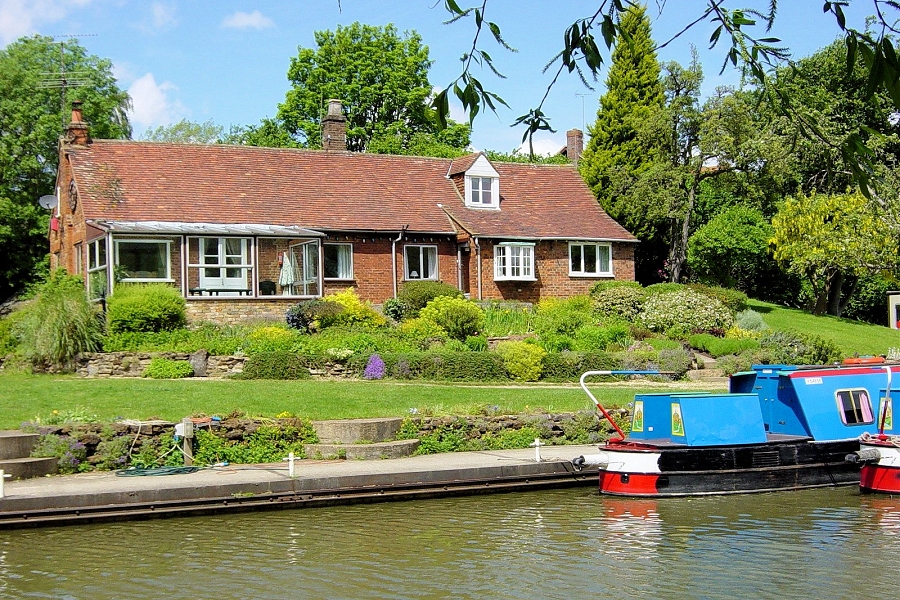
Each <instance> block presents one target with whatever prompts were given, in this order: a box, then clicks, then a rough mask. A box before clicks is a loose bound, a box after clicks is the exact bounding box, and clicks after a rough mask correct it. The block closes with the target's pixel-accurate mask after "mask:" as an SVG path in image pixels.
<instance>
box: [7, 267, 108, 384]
mask: <svg viewBox="0 0 900 600" xmlns="http://www.w3.org/2000/svg"><path fill="white" fill-rule="evenodd" d="M12 334H13V335H14V336H15V338H16V339H17V340H18V351H19V353H20V354H21V356H22V357H23V358H24V359H25V360H27V361H28V362H30V363H31V364H32V366H35V367H44V366H48V365H52V366H57V367H60V368H65V369H68V368H70V367H71V362H72V359H74V358H75V356H76V355H77V354H78V353H80V352H94V351H96V350H98V349H99V348H100V347H101V341H102V335H103V326H102V322H101V318H100V316H99V314H98V313H97V311H96V309H95V307H94V306H93V305H91V304H90V303H89V302H88V301H87V297H86V296H85V292H84V284H83V282H82V280H81V277H76V276H72V275H67V274H66V273H65V271H56V272H55V273H53V274H52V275H51V276H50V278H49V279H48V280H47V281H46V283H44V284H43V285H41V286H39V288H38V291H37V295H36V297H35V298H34V299H33V300H32V301H31V302H30V303H29V304H28V305H26V306H25V308H23V309H21V310H20V311H18V313H17V315H16V317H15V319H14V320H13V322H12Z"/></svg>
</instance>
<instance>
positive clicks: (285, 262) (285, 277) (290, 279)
mask: <svg viewBox="0 0 900 600" xmlns="http://www.w3.org/2000/svg"><path fill="white" fill-rule="evenodd" d="M294 281H296V279H295V278H294V261H292V260H291V255H290V254H289V253H287V252H285V253H284V256H282V257H281V274H280V275H279V276H278V285H280V286H281V293H282V294H283V295H285V296H288V295H290V293H291V286H292V285H294Z"/></svg>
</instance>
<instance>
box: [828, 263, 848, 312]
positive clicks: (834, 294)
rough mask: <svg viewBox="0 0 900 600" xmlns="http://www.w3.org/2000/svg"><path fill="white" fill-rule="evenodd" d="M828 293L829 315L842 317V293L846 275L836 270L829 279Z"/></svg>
mask: <svg viewBox="0 0 900 600" xmlns="http://www.w3.org/2000/svg"><path fill="white" fill-rule="evenodd" d="M826 287H827V290H828V293H827V296H828V314H829V315H834V316H836V317H839V316H841V291H842V289H843V287H844V274H843V273H842V272H841V271H838V270H834V271H833V272H832V273H831V274H830V275H829V277H828V283H827V284H826Z"/></svg>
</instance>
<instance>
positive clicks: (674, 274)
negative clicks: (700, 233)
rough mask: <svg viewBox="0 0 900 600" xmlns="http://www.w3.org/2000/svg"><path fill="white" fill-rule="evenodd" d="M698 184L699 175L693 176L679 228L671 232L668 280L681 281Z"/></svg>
mask: <svg viewBox="0 0 900 600" xmlns="http://www.w3.org/2000/svg"><path fill="white" fill-rule="evenodd" d="M699 184H700V179H699V177H697V176H694V177H693V178H692V180H691V184H690V187H689V188H688V190H687V204H686V205H685V207H684V218H683V219H682V221H681V230H680V231H677V232H673V235H672V238H673V239H672V251H671V252H670V253H669V273H670V275H669V280H670V281H671V282H672V283H681V277H682V275H683V274H684V264H685V263H686V262H687V245H688V238H689V237H690V235H691V215H692V214H693V213H694V202H695V199H696V197H697V187H698V186H699ZM676 233H677V235H676Z"/></svg>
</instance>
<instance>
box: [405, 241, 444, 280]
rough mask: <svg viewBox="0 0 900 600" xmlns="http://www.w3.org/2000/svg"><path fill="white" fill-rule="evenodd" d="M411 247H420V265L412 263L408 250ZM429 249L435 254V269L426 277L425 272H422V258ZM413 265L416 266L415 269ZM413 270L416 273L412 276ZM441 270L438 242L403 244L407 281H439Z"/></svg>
mask: <svg viewBox="0 0 900 600" xmlns="http://www.w3.org/2000/svg"><path fill="white" fill-rule="evenodd" d="M410 248H418V249H419V264H418V265H411V264H410V261H409V252H408V250H409V249H410ZM429 250H430V251H431V252H433V254H434V271H433V272H432V273H429V275H428V277H425V276H424V273H422V270H423V269H422V266H423V265H422V258H423V257H424V256H425V252H426V251H429ZM412 267H415V269H413V268H412ZM413 271H415V273H416V276H415V277H412V273H413ZM440 272H441V271H440V269H439V268H438V247H437V245H436V244H406V245H405V246H403V279H404V280H405V281H437V280H438V274H439V273H440Z"/></svg>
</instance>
